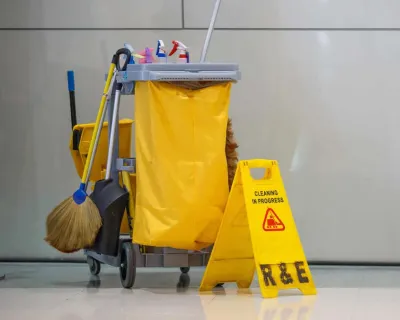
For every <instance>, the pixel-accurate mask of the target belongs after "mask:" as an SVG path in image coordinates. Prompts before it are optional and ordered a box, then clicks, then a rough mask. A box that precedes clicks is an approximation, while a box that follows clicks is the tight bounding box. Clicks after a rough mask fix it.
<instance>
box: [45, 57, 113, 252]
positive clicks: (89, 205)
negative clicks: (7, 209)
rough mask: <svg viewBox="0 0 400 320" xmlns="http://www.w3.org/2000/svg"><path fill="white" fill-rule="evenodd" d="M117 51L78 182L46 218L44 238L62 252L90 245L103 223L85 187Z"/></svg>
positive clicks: (102, 119) (73, 250) (103, 114)
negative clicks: (75, 187)
mask: <svg viewBox="0 0 400 320" xmlns="http://www.w3.org/2000/svg"><path fill="white" fill-rule="evenodd" d="M119 54H120V53H119V50H118V51H117V54H115V55H114V56H113V59H112V62H111V65H110V68H109V70H108V76H107V81H106V84H105V86H104V90H103V96H102V98H101V102H100V107H99V111H98V114H97V118H96V123H95V126H94V130H93V135H92V139H91V142H90V147H89V152H88V157H87V160H86V162H85V168H84V171H83V174H82V179H81V184H80V186H79V188H78V190H76V191H75V193H74V194H73V195H72V196H71V197H69V198H67V199H65V200H64V201H63V202H61V203H60V204H59V205H58V206H57V207H55V208H54V209H53V211H51V212H50V214H49V215H48V217H47V221H46V227H47V236H46V238H45V241H47V243H49V244H50V245H51V246H52V247H54V248H55V249H57V250H59V251H61V252H64V253H71V252H75V251H78V250H80V249H83V248H87V247H90V246H92V245H93V243H94V241H95V239H96V236H97V233H98V231H99V229H100V227H101V225H102V220H101V216H100V213H99V210H98V208H97V206H96V205H95V204H94V202H93V201H92V200H91V199H90V198H89V197H88V195H87V194H86V187H87V184H88V181H89V176H90V171H91V166H92V164H93V159H94V154H95V149H96V148H97V144H98V140H99V139H98V138H99V136H100V130H99V129H100V126H101V125H102V124H103V121H104V116H105V104H106V101H107V96H108V91H109V89H110V87H111V86H110V84H111V82H112V80H113V82H114V80H115V75H114V71H115V66H116V64H117V62H118V58H119Z"/></svg>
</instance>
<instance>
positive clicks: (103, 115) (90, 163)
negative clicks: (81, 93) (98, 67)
mask: <svg viewBox="0 0 400 320" xmlns="http://www.w3.org/2000/svg"><path fill="white" fill-rule="evenodd" d="M116 76H117V73H116V72H115V69H114V75H113V77H112V79H111V83H110V88H109V90H108V93H107V101H106V104H105V106H104V109H103V112H102V114H101V120H100V125H99V128H98V130H97V132H96V139H95V141H94V147H93V153H92V156H91V157H90V159H89V168H88V174H87V177H86V181H85V188H86V189H87V186H88V184H89V179H90V174H91V172H92V167H93V163H94V158H95V155H96V152H97V147H98V145H99V141H100V136H101V131H102V129H103V124H104V120H105V117H106V113H107V107H108V104H109V103H110V98H111V90H112V88H113V86H114V82H115V78H116ZM86 189H85V191H86Z"/></svg>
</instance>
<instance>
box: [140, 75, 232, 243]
mask: <svg viewBox="0 0 400 320" xmlns="http://www.w3.org/2000/svg"><path fill="white" fill-rule="evenodd" d="M230 89H231V83H222V84H217V85H214V86H211V87H207V88H204V89H198V90H190V89H185V88H182V87H178V86H174V85H171V84H168V83H162V82H136V88H135V140H136V164H137V194H136V215H135V220H134V232H133V241H134V242H135V243H139V244H142V245H149V246H157V247H172V248H176V249H186V250H200V249H202V248H205V247H207V246H209V245H211V244H213V243H214V241H215V238H216V235H217V232H218V229H219V226H220V223H221V219H222V215H223V212H224V209H225V205H226V202H227V199H228V193H229V190H228V172H227V164H226V157H225V138H226V127H227V122H228V108H229V99H230Z"/></svg>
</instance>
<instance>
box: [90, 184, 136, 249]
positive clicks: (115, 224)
mask: <svg viewBox="0 0 400 320" xmlns="http://www.w3.org/2000/svg"><path fill="white" fill-rule="evenodd" d="M128 197H129V193H128V192H127V191H126V190H125V189H124V188H122V187H121V186H120V185H119V184H118V182H116V181H114V180H112V179H107V180H100V181H98V182H96V185H95V187H94V191H93V193H92V194H91V195H90V198H91V199H92V200H93V202H94V203H95V204H96V205H97V208H98V209H99V212H100V215H101V218H102V220H103V226H102V227H101V228H100V231H99V233H98V234H97V238H96V241H95V244H94V246H93V248H92V249H93V250H94V251H96V252H98V253H101V254H106V255H109V256H117V255H118V242H119V234H120V228H121V222H122V218H123V215H124V211H125V208H126V206H127V204H128Z"/></svg>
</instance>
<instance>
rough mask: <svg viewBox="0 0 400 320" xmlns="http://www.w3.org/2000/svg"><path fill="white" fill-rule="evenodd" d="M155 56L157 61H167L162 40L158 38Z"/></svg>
mask: <svg viewBox="0 0 400 320" xmlns="http://www.w3.org/2000/svg"><path fill="white" fill-rule="evenodd" d="M156 56H157V57H158V63H167V55H166V53H165V46H164V41H162V40H158V42H157V51H156Z"/></svg>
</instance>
